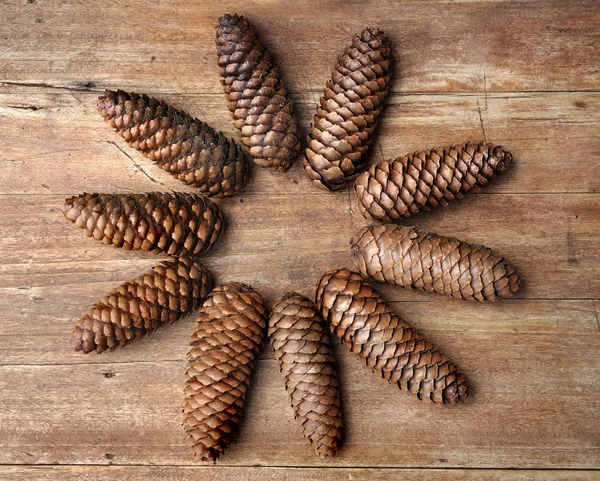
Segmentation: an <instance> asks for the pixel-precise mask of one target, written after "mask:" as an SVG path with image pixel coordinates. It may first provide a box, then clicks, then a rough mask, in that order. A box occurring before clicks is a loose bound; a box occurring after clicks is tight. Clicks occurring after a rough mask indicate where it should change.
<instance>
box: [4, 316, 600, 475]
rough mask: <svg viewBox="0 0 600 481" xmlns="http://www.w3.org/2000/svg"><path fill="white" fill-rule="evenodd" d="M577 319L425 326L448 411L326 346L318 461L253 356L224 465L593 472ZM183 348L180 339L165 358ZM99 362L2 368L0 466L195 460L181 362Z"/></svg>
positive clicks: (586, 347)
mask: <svg viewBox="0 0 600 481" xmlns="http://www.w3.org/2000/svg"><path fill="white" fill-rule="evenodd" d="M413 309H414V310H417V308H416V306H413ZM582 316H586V317H587V319H588V321H587V323H586V324H587V327H586V328H583V329H578V326H579V324H580V323H578V322H576V323H575V325H573V323H571V322H569V321H570V320H567V321H564V322H563V321H557V327H555V328H554V329H552V328H551V329H549V332H535V330H534V332H527V328H528V326H527V324H523V323H522V322H521V320H520V319H517V320H516V321H514V324H513V329H510V328H509V323H507V324H506V325H504V326H503V327H502V328H501V329H502V331H501V332H493V331H492V332H490V331H487V332H486V331H484V330H483V327H484V326H483V325H475V326H472V328H471V329H464V327H463V325H461V323H460V322H457V323H456V324H451V326H452V327H451V328H450V329H448V331H449V332H448V335H446V332H445V331H446V328H445V326H443V324H442V330H441V331H436V330H433V331H431V332H429V330H428V329H424V330H423V331H424V332H425V333H426V334H427V335H428V337H430V338H431V339H432V340H433V341H435V342H436V343H437V344H438V345H439V346H440V347H441V348H442V349H443V350H445V351H446V352H448V353H449V354H450V355H451V357H452V358H453V359H454V360H455V361H456V363H457V364H458V365H459V366H460V367H461V369H462V370H463V372H465V374H466V375H467V376H468V378H469V380H470V382H471V385H472V398H471V400H470V402H469V403H468V404H466V405H464V406H458V407H451V408H437V407H436V406H434V405H430V404H426V403H424V402H420V401H418V400H416V399H415V398H412V397H410V396H409V395H407V394H405V393H402V392H400V391H399V390H398V389H397V388H396V387H394V386H390V385H388V384H387V383H385V382H384V381H382V380H381V379H378V377H377V376H376V375H374V374H372V373H370V372H369V369H368V368H367V367H366V366H363V365H362V364H361V363H360V362H359V361H358V360H357V359H355V357H354V355H353V354H351V353H350V352H348V351H347V350H346V349H345V348H342V346H338V345H337V344H336V354H337V358H338V363H339V371H340V380H341V386H342V398H343V405H344V414H345V427H346V438H345V443H344V448H343V449H342V450H341V452H340V454H339V455H338V456H337V457H336V458H335V459H333V460H327V461H323V460H320V459H318V458H316V457H315V456H314V454H313V453H312V451H311V449H310V448H309V447H307V446H304V441H303V439H302V437H301V434H300V428H299V427H298V426H297V425H296V424H295V423H294V421H293V419H292V415H291V409H290V407H289V405H288V399H287V396H286V393H285V390H284V388H283V380H282V378H281V375H280V374H279V372H278V367H277V365H276V362H275V361H274V360H273V359H262V360H260V361H258V363H257V369H256V375H255V377H254V381H253V385H252V388H251V392H250V393H249V396H248V404H247V410H246V416H245V421H244V425H243V428H242V430H241V435H240V439H239V442H236V443H235V444H234V445H232V446H231V447H230V449H229V450H228V452H227V453H226V455H225V457H224V458H223V462H224V463H226V465H275V466H304V465H313V466H314V465H323V466H338V467H348V466H381V465H384V466H402V467H419V466H421V467H422V466H427V467H468V466H470V467H494V468H499V467H502V468H509V467H513V466H519V467H523V468H527V467H529V468H539V467H546V468H548V467H555V468H594V467H598V456H599V455H600V439H599V438H598V432H599V429H600V418H599V417H598V413H599V412H600V404H599V403H600V382H599V380H600V365H599V363H598V361H597V358H596V356H595V353H596V352H598V349H600V336H599V335H598V333H597V332H596V333H592V330H591V328H592V326H591V324H592V323H593V321H592V319H591V316H590V314H586V313H582ZM407 317H408V316H407ZM456 317H457V315H454V317H453V319H455V320H456ZM573 317H574V316H573ZM416 324H417V325H419V327H421V326H424V323H423V322H421V323H416ZM544 324H545V323H544V321H541V325H540V327H542V325H544ZM546 325H547V324H546ZM438 326H439V324H438ZM438 329H439V327H438ZM453 329H460V330H461V331H458V330H457V331H453ZM42 349H43V347H42ZM183 351H184V349H183V346H179V347H178V348H177V352H176V353H174V354H175V355H174V358H175V359H177V358H182V357H183V356H182V354H183ZM103 359H104V360H106V363H96V364H80V365H35V364H32V365H13V366H2V367H0V379H2V389H1V390H0V404H2V406H4V409H3V410H2V412H0V446H1V449H0V459H1V462H2V463H8V464H19V463H25V464H29V463H42V464H47V463H51V464H56V463H59V464H63V463H66V464H73V463H78V464H79V463H83V464H104V463H106V464H108V463H109V462H110V463H113V464H149V463H152V464H168V465H171V464H194V463H193V461H192V460H191V458H190V456H189V453H188V452H187V450H186V448H185V447H184V444H183V437H182V430H181V408H180V402H181V396H182V394H181V389H182V385H183V373H184V362H183V361H181V360H173V361H162V362H155V361H151V360H149V361H147V362H121V363H114V362H111V357H110V356H103ZM594 359H595V360H594ZM425 418H426V419H427V422H424V419H425Z"/></svg>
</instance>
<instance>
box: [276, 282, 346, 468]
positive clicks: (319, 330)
mask: <svg viewBox="0 0 600 481" xmlns="http://www.w3.org/2000/svg"><path fill="white" fill-rule="evenodd" d="M269 337H270V339H271V344H272V346H273V348H274V350H275V357H276V359H277V361H278V363H279V367H280V370H281V372H282V374H283V376H284V378H285V388H286V391H287V392H288V395H289V397H290V400H291V403H292V408H293V409H294V415H295V418H296V419H297V420H298V421H299V422H300V424H301V425H302V428H303V431H304V437H305V438H306V440H307V442H309V443H310V444H312V446H313V448H314V450H315V453H316V454H317V455H319V456H321V457H326V456H335V454H336V452H337V450H338V447H339V443H340V442H341V435H342V431H341V430H342V418H341V403H340V399H339V394H338V382H337V378H336V372H335V359H334V356H333V352H332V350H331V345H330V341H329V336H328V335H327V330H326V328H325V326H324V323H323V320H322V319H321V317H320V316H319V314H318V312H317V310H316V307H315V306H314V304H313V303H312V302H311V301H310V300H308V299H307V298H305V297H303V296H301V295H300V294H296V293H290V294H286V295H285V296H284V297H283V298H282V299H281V300H280V301H279V302H278V303H277V304H276V305H275V306H274V307H273V309H272V310H271V315H270V318H269Z"/></svg>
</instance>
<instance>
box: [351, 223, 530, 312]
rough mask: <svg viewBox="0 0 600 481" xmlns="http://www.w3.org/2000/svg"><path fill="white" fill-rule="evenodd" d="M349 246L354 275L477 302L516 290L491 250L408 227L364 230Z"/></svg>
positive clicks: (513, 277) (514, 278)
mask: <svg viewBox="0 0 600 481" xmlns="http://www.w3.org/2000/svg"><path fill="white" fill-rule="evenodd" d="M351 243H352V248H353V249H354V260H355V261H356V264H357V266H358V269H359V271H360V273H361V274H362V275H364V276H367V277H369V278H371V279H373V280H375V281H379V282H387V283H388V284H396V285H398V286H403V287H408V288H411V289H420V290H424V291H428V292H437V293H439V294H446V295H449V296H452V297H455V298H457V299H466V300H477V301H484V300H488V301H495V300H498V299H499V298H502V297H510V296H512V295H513V294H514V293H515V292H516V291H517V289H518V288H519V277H518V275H517V273H516V271H515V269H514V267H512V266H511V265H509V264H507V263H506V262H505V261H504V258H503V257H502V256H500V255H498V254H495V253H494V252H493V251H492V250H491V249H488V248H487V247H484V246H479V245H473V244H468V243H466V242H461V241H459V240H457V239H454V238H450V237H443V236H439V235H437V234H428V233H426V232H423V231H419V230H417V229H415V228H414V227H401V226H397V225H392V224H384V225H373V226H370V227H365V228H363V229H361V230H360V231H359V232H358V233H357V234H356V236H355V237H354V238H353V239H352V241H351Z"/></svg>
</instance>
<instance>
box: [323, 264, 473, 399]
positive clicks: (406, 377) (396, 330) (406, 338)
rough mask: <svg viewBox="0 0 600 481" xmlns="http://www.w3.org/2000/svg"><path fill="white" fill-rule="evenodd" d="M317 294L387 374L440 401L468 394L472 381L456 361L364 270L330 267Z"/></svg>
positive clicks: (331, 317)
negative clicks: (401, 313) (395, 307)
mask: <svg viewBox="0 0 600 481" xmlns="http://www.w3.org/2000/svg"><path fill="white" fill-rule="evenodd" d="M316 297H317V305H318V307H319V310H320V311H321V313H322V315H323V318H324V319H325V320H326V321H329V323H330V329H331V331H332V332H333V333H335V334H336V335H337V336H338V337H340V339H341V340H342V342H343V343H344V344H345V345H346V346H347V347H348V348H349V349H350V350H351V351H352V352H354V353H355V354H357V355H358V356H359V357H360V358H361V359H362V360H363V362H364V363H365V364H366V365H367V366H369V367H371V368H373V369H375V370H377V371H379V372H380V374H381V376H382V378H383V379H385V380H387V381H389V382H390V383H394V384H397V385H398V387H399V388H400V389H402V390H406V391H408V392H410V393H412V394H416V395H417V397H418V398H419V399H428V400H430V401H431V402H433V403H437V404H455V403H458V402H462V401H464V400H465V399H466V398H467V395H468V387H467V383H466V381H465V379H464V377H463V376H462V374H460V373H458V371H457V369H456V367H455V366H454V364H452V363H451V362H450V361H449V360H448V358H447V357H446V356H445V355H443V354H442V353H440V352H439V351H438V350H437V349H436V348H435V346H433V345H432V344H431V343H429V342H426V341H425V340H423V339H422V338H421V336H420V335H419V334H418V333H417V332H416V331H415V330H414V329H412V328H410V327H409V326H408V325H407V324H406V322H404V321H402V320H401V319H400V318H399V317H398V316H397V315H396V314H395V313H394V312H393V311H392V310H391V309H390V308H389V307H388V306H387V305H386V304H385V301H384V300H383V299H382V298H381V297H380V296H379V294H378V293H377V292H376V291H375V290H374V289H373V288H372V287H371V285H370V284H369V282H368V281H366V280H364V279H363V278H362V277H361V276H360V274H358V273H356V272H351V271H349V270H348V269H338V270H334V271H330V272H328V273H327V274H325V275H324V276H323V277H322V278H321V280H320V281H319V283H318V284H317V295H316Z"/></svg>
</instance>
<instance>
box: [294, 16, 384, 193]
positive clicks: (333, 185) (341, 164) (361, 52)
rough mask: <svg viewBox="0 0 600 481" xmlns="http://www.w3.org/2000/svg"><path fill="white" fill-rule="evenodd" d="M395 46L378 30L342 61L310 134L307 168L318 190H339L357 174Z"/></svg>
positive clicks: (357, 40)
mask: <svg viewBox="0 0 600 481" xmlns="http://www.w3.org/2000/svg"><path fill="white" fill-rule="evenodd" d="M390 55H391V43H390V41H389V40H388V38H387V36H386V35H385V34H384V33H383V32H382V31H381V30H377V29H374V28H366V29H365V30H363V32H362V33H361V34H360V35H356V36H354V38H353V39H352V45H350V46H348V47H346V49H345V50H344V53H343V54H342V55H341V56H340V57H339V58H338V65H337V66H336V67H335V70H334V71H333V74H332V76H331V80H328V81H327V87H326V88H325V92H324V94H323V96H322V97H321V103H320V106H319V108H318V109H317V113H316V115H315V117H314V120H313V125H312V127H311V130H310V133H309V135H308V147H307V149H306V157H305V159H304V167H305V170H306V174H307V175H308V178H309V179H311V180H312V181H313V182H314V183H315V184H317V185H318V186H320V187H326V188H327V189H329V190H341V189H343V188H344V187H345V186H346V182H347V181H349V180H351V179H353V178H354V177H356V175H358V173H359V172H360V170H361V169H362V168H363V167H364V165H365V162H366V156H365V154H366V152H367V150H368V148H369V145H370V143H371V140H372V139H373V131H374V130H375V127H377V119H378V117H379V114H380V113H381V110H382V108H383V100H384V99H385V96H386V95H387V93H388V88H389V83H390V75H391V70H390Z"/></svg>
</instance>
